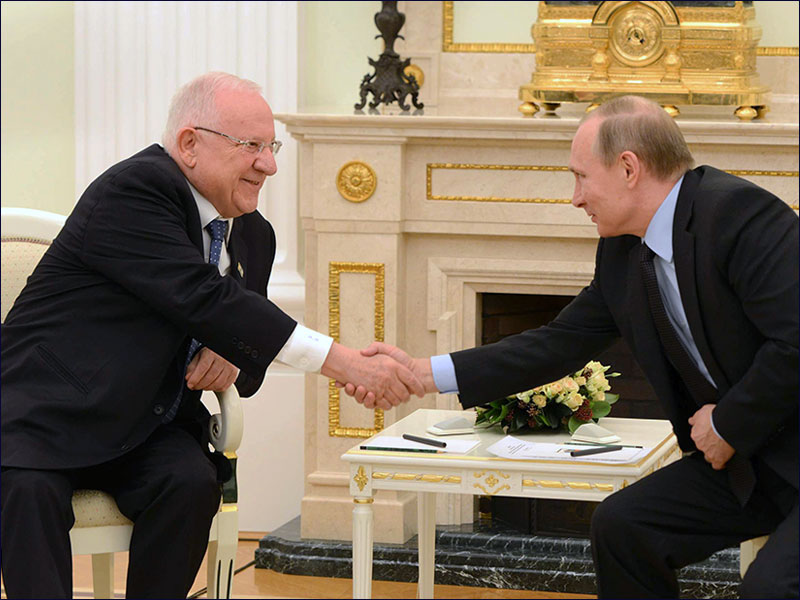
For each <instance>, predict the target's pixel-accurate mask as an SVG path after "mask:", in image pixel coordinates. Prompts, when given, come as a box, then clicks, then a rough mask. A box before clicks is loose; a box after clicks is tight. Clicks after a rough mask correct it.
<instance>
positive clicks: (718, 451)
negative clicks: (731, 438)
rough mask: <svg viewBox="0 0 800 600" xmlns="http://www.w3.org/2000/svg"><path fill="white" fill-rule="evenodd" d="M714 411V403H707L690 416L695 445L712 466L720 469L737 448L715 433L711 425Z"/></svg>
mask: <svg viewBox="0 0 800 600" xmlns="http://www.w3.org/2000/svg"><path fill="white" fill-rule="evenodd" d="M713 411H714V404H706V405H705V406H703V407H702V408H700V410H698V411H697V412H696V413H694V414H693V415H692V416H691V417H690V418H689V425H691V426H692V440H694V443H695V446H697V449H698V450H700V451H701V452H702V453H703V455H705V458H706V462H708V463H711V467H712V468H713V469H715V470H717V471H719V470H720V469H723V468H725V464H726V463H727V462H728V461H729V460H730V459H731V456H733V455H734V453H735V452H736V450H734V448H733V446H731V445H730V444H729V443H728V442H726V441H725V440H723V439H722V438H721V437H719V436H718V435H717V434H716V433H714V429H713V428H712V427H711V413H712V412H713Z"/></svg>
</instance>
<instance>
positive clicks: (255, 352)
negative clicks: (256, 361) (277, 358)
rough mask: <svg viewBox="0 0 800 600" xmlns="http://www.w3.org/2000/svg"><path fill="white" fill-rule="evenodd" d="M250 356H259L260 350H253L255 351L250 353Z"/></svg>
mask: <svg viewBox="0 0 800 600" xmlns="http://www.w3.org/2000/svg"><path fill="white" fill-rule="evenodd" d="M250 356H252V357H253V358H258V350H253V351H252V352H251V353H250Z"/></svg>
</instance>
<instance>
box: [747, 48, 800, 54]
mask: <svg viewBox="0 0 800 600" xmlns="http://www.w3.org/2000/svg"><path fill="white" fill-rule="evenodd" d="M798 51H800V48H794V47H792V46H764V47H760V48H756V55H757V56H798V54H800V52H798Z"/></svg>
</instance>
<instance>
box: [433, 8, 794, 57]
mask: <svg viewBox="0 0 800 600" xmlns="http://www.w3.org/2000/svg"><path fill="white" fill-rule="evenodd" d="M683 10H684V11H685V10H686V9H683ZM562 14H563V13H562ZM454 15H455V13H454V7H453V0H444V1H443V2H442V52H488V53H494V54H497V53H510V54H535V53H536V44H534V43H530V44H518V43H517V44H512V43H504V42H483V43H480V42H475V43H473V42H462V43H455V42H453V39H454V37H455V36H454V33H453V22H454ZM582 16H584V15H583V14H582V13H581V14H577V13H576V15H575V17H576V18H579V17H582ZM698 16H700V15H698ZM702 17H703V18H704V20H706V21H707V20H708V15H702ZM798 50H799V48H797V47H793V46H789V47H782V46H764V47H759V48H756V55H757V56H798Z"/></svg>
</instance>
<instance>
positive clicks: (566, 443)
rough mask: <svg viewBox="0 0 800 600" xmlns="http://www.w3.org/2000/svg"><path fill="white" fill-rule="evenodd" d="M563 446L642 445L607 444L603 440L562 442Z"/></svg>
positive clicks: (624, 446) (627, 446)
mask: <svg viewBox="0 0 800 600" xmlns="http://www.w3.org/2000/svg"><path fill="white" fill-rule="evenodd" d="M562 445H564V446H592V447H593V448H596V447H597V446H619V447H620V448H643V447H644V446H633V445H630V444H607V443H605V442H562Z"/></svg>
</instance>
